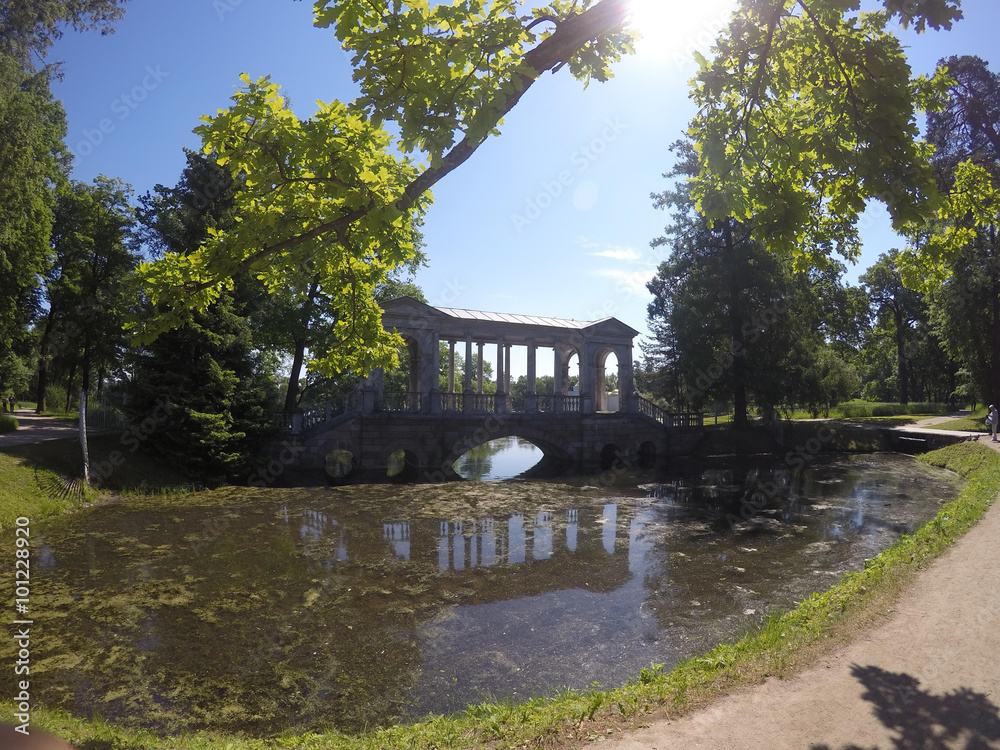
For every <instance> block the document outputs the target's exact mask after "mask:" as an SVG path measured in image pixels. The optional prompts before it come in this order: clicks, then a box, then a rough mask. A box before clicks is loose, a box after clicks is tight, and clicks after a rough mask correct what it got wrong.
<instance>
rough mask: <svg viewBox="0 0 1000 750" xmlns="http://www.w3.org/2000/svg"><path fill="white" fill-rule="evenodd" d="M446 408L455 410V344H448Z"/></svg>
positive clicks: (450, 342) (451, 342) (452, 342)
mask: <svg viewBox="0 0 1000 750" xmlns="http://www.w3.org/2000/svg"><path fill="white" fill-rule="evenodd" d="M448 408H449V409H454V408H455V342H454V341H449V342H448Z"/></svg>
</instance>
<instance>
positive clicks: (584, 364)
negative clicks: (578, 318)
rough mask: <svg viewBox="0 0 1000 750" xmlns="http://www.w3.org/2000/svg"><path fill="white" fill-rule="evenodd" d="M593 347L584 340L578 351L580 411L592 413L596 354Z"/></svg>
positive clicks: (595, 387) (594, 398)
mask: <svg viewBox="0 0 1000 750" xmlns="http://www.w3.org/2000/svg"><path fill="white" fill-rule="evenodd" d="M594 349H595V347H594V345H593V344H591V343H589V342H586V341H585V342H584V344H583V346H582V347H581V351H580V413H581V414H593V413H594V409H595V408H596V404H597V401H596V394H597V383H596V382H595V381H596V380H597V356H596V352H595V350H594Z"/></svg>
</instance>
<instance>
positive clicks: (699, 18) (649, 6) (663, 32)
mask: <svg viewBox="0 0 1000 750" xmlns="http://www.w3.org/2000/svg"><path fill="white" fill-rule="evenodd" d="M736 4H737V0H631V13H630V20H629V25H630V26H631V27H632V28H633V29H635V30H637V31H638V32H639V33H640V34H641V35H642V38H641V39H639V41H638V42H637V43H636V52H637V53H638V54H639V55H640V56H641V57H644V58H647V59H649V58H653V59H664V58H670V59H678V60H679V59H683V58H690V57H691V53H692V51H694V50H697V51H699V52H701V53H702V54H706V53H707V52H708V51H709V48H710V47H711V45H712V43H713V42H714V41H715V38H716V36H718V33H719V31H720V30H722V29H723V28H725V27H726V26H727V25H728V23H729V16H730V14H731V13H732V11H733V9H734V8H735V7H736Z"/></svg>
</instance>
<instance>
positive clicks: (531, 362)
mask: <svg viewBox="0 0 1000 750" xmlns="http://www.w3.org/2000/svg"><path fill="white" fill-rule="evenodd" d="M537 352H538V347H537V346H535V342H534V341H529V342H528V387H527V389H526V390H525V393H526V395H525V397H524V410H525V411H526V412H528V413H529V414H534V413H535V412H537V411H538V398H537V397H536V395H535V355H536V354H537Z"/></svg>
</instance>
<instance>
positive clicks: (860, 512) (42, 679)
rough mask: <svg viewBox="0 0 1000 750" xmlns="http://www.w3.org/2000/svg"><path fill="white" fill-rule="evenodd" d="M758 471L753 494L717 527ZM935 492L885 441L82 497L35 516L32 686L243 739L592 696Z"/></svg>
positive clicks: (795, 588) (900, 519) (834, 559)
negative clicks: (865, 446)
mask: <svg viewBox="0 0 1000 750" xmlns="http://www.w3.org/2000/svg"><path fill="white" fill-rule="evenodd" d="M760 482H773V485H772V486H773V487H775V488H777V490H776V491H775V492H774V493H773V495H774V496H773V499H772V501H770V502H769V503H768V504H767V505H766V506H765V507H763V508H762V509H761V511H760V512H759V513H757V514H756V515H755V516H753V517H752V518H751V519H750V520H748V521H740V522H739V523H736V524H731V523H730V522H728V521H727V520H726V514H727V513H731V512H733V511H736V512H737V513H738V510H737V508H738V502H739V500H740V499H741V498H742V497H744V496H745V495H746V493H747V492H748V491H751V490H753V489H754V488H756V487H759V486H760V484H759V483H760ZM958 487H959V484H958V481H957V479H956V478H955V477H954V475H951V474H948V473H945V472H940V471H936V470H932V469H929V468H927V467H925V466H923V465H922V464H918V463H916V462H915V461H913V460H912V459H909V458H906V457H902V456H895V455H885V456H864V457H841V458H831V459H823V460H817V461H816V462H814V463H813V464H812V465H811V466H810V467H809V468H808V469H806V470H805V471H803V472H789V471H787V470H784V469H782V468H781V467H780V466H778V465H777V464H776V465H775V466H760V465H756V466H754V465H749V464H748V465H745V466H736V465H732V464H730V465H728V466H725V467H723V466H717V465H716V466H712V465H703V466H698V467H691V468H689V469H688V470H687V471H686V472H684V473H683V474H677V475H673V476H665V477H664V476H661V477H654V476H653V475H642V476H636V475H622V476H619V477H617V484H615V485H613V486H602V485H601V484H600V483H599V482H597V478H589V479H583V480H574V481H572V482H537V481H536V482H526V481H513V482H472V483H454V484H449V485H442V486H429V485H422V486H417V485H399V486H386V485H379V486H372V485H358V486H351V487H338V488H311V489H286V490H277V489H272V490H255V489H245V488H239V489H234V488H227V489H224V490H218V491H214V492H206V493H199V494H197V495H193V496H190V497H188V498H184V499H182V500H169V499H158V500H156V501H155V502H154V501H151V500H144V501H130V502H123V503H121V504H117V505H109V506H104V507H99V508H94V509H92V510H90V511H89V512H86V513H81V514H78V515H75V516H73V517H66V518H60V519H55V520H53V521H51V522H49V523H47V524H44V525H40V526H39V528H38V529H37V531H38V532H39V535H38V537H37V539H36V540H35V544H34V550H35V558H34V559H33V560H32V607H33V612H32V614H33V617H34V619H35V621H36V623H38V626H37V627H36V628H35V630H34V631H33V633H32V637H33V640H32V658H33V665H32V673H33V682H32V691H33V692H32V694H33V696H34V698H35V700H36V701H41V702H43V703H45V704H47V705H50V706H59V707H63V708H65V709H68V710H70V711H73V712H75V713H78V714H82V715H84V716H95V715H101V716H104V717H107V718H109V719H112V720H114V721H117V722H120V723H123V724H127V725H130V726H135V727H149V728H152V729H155V730H157V731H162V732H175V731H180V730H182V729H196V728H214V729H220V730H234V731H243V732H249V733H253V734H257V735H262V736H267V735H272V734H275V733H278V732H281V731H282V730H285V729H288V728H295V729H303V730H304V729H308V728H322V727H326V726H336V727H338V728H341V729H344V730H348V731H353V730H359V729H362V728H364V727H366V726H373V725H378V724H385V723H389V722H392V721H394V720H397V719H399V718H407V717H418V716H421V715H423V714H425V713H427V712H430V711H433V712H447V711H452V710H458V709H461V708H463V707H464V706H466V705H467V704H469V703H473V702H477V701H481V700H484V699H490V698H504V697H512V698H514V699H517V698H521V697H527V696H529V695H536V694H542V695H545V694H550V693H552V692H553V691H555V690H558V689H560V688H562V687H574V688H586V687H588V686H589V685H590V684H591V683H592V682H594V681H597V682H599V683H600V684H601V685H603V686H608V687H610V686H612V685H615V684H620V683H623V682H625V681H627V680H629V679H630V678H632V677H634V676H635V674H636V673H637V672H638V671H639V670H640V669H642V668H643V667H646V666H648V665H649V664H650V663H651V662H664V663H666V664H667V665H668V666H669V665H670V664H673V663H676V662H677V661H678V660H680V659H682V658H684V657H685V656H688V655H691V654H692V653H694V652H696V651H699V650H703V649H707V648H710V647H711V646H713V645H714V644H716V643H718V642H719V641H721V640H724V639H727V638H733V637H737V636H738V635H739V634H740V633H742V632H744V631H745V630H746V629H747V628H749V627H752V626H753V625H755V624H757V623H759V622H760V621H761V619H762V618H763V617H764V616H765V613H767V612H769V611H772V610H773V609H774V608H781V607H788V606H791V605H793V604H795V603H796V602H797V601H798V600H800V599H801V598H802V597H804V596H807V595H808V594H809V593H811V592H812V591H814V590H822V589H825V588H827V587H828V586H830V585H831V584H833V583H834V582H836V581H837V580H838V578H840V576H842V575H843V574H844V573H845V572H847V571H849V570H852V569H856V568H858V567H860V566H861V565H862V563H863V561H864V560H865V558H869V557H872V556H874V555H875V554H877V553H878V552H879V551H880V550H882V549H884V548H885V547H887V546H888V545H889V544H891V543H892V541H893V540H895V539H896V538H897V537H898V536H899V535H900V534H902V533H905V532H908V531H912V530H913V529H915V528H916V527H917V526H918V525H920V524H921V523H923V522H924V521H926V520H927V519H929V518H930V517H932V516H933V515H934V514H935V513H936V511H937V509H938V507H939V505H940V503H942V502H945V501H947V500H950V499H952V498H953V497H955V495H956V494H957V491H958ZM734 503H737V505H734ZM36 634H37V639H36ZM10 649H11V643H10V641H9V639H8V641H7V642H5V643H3V644H2V645H0V658H2V659H3V661H4V662H6V663H11V662H10V660H11V659H12V658H13V657H12V652H11V650H10ZM11 672H12V670H5V671H3V672H2V673H0V689H2V690H4V691H7V690H9V689H11V687H12V686H11V685H10V684H7V682H9V681H10V680H11V679H12V677H11ZM8 694H10V693H8Z"/></svg>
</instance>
